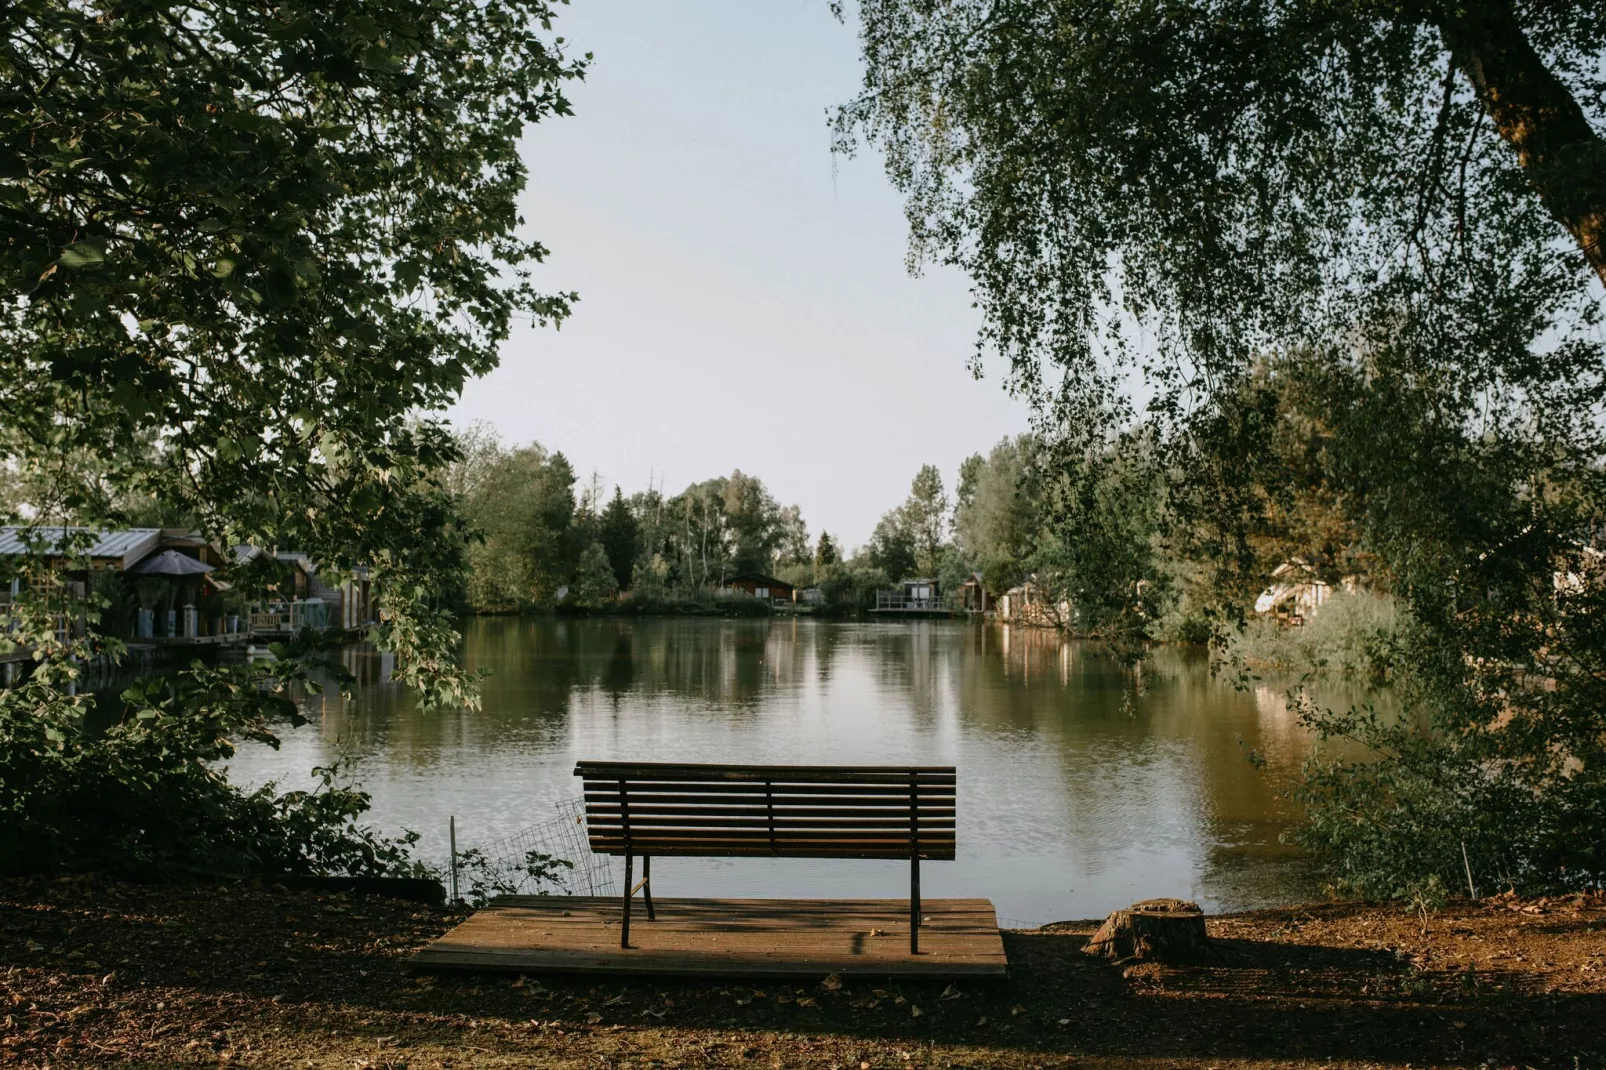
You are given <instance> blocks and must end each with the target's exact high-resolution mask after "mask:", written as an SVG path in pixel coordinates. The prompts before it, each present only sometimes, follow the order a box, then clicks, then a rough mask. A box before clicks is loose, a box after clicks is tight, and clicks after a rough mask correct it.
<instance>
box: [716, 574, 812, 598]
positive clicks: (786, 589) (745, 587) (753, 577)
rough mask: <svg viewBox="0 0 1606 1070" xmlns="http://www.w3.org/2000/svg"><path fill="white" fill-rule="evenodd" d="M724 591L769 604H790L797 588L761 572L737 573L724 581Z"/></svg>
mask: <svg viewBox="0 0 1606 1070" xmlns="http://www.w3.org/2000/svg"><path fill="white" fill-rule="evenodd" d="M724 590H726V591H730V592H732V593H734V592H737V591H740V592H741V593H743V594H746V595H751V596H752V597H754V598H762V599H764V600H765V601H770V602H792V601H795V600H796V598H795V594H794V592H795V591H796V590H797V588H795V587H793V586H792V585H791V584H790V583H787V582H786V581H785V580H778V579H776V578H775V577H774V576H766V575H764V574H763V573H762V572H739V573H737V574H736V575H734V576H730V577H728V578H727V579H726V580H725V586H724Z"/></svg>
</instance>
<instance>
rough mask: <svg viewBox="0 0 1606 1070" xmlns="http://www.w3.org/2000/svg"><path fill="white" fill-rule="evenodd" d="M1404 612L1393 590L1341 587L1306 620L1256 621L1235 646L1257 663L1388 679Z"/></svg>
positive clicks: (1236, 652) (1234, 650)
mask: <svg viewBox="0 0 1606 1070" xmlns="http://www.w3.org/2000/svg"><path fill="white" fill-rule="evenodd" d="M1402 618H1403V612H1402V610H1401V609H1400V606H1399V603H1397V602H1396V601H1395V600H1394V599H1393V598H1391V597H1389V596H1388V595H1385V594H1376V593H1373V592H1369V591H1358V592H1355V593H1349V592H1344V591H1340V592H1339V593H1337V594H1334V595H1333V596H1332V597H1331V598H1329V599H1328V600H1327V602H1326V603H1325V604H1324V605H1323V606H1322V607H1321V608H1320V609H1319V610H1318V611H1317V612H1315V613H1313V614H1311V616H1310V619H1309V620H1307V621H1306V622H1305V624H1304V625H1303V626H1300V627H1290V626H1288V625H1286V624H1283V623H1281V622H1280V621H1277V620H1274V619H1271V618H1268V617H1261V618H1258V619H1256V620H1252V621H1250V622H1249V623H1248V624H1247V625H1246V626H1245V628H1244V630H1243V632H1242V633H1240V634H1239V635H1238V636H1236V637H1234V638H1233V640H1232V641H1231V644H1230V647H1229V650H1230V652H1231V653H1232V654H1234V655H1236V656H1238V657H1240V658H1242V660H1243V661H1244V662H1245V663H1246V664H1249V665H1253V666H1257V667H1264V668H1274V669H1288V670H1292V671H1295V672H1331V673H1338V674H1342V675H1345V676H1357V677H1363V678H1365V679H1368V680H1372V681H1375V682H1382V681H1383V680H1385V679H1387V678H1388V674H1389V670H1390V668H1391V667H1392V665H1393V664H1394V662H1395V660H1396V652H1397V647H1398V641H1399V631H1400V627H1401V624H1402Z"/></svg>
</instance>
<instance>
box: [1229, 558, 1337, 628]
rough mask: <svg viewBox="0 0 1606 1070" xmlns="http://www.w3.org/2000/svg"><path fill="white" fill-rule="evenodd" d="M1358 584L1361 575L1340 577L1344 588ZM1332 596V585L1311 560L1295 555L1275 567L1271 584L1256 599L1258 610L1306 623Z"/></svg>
mask: <svg viewBox="0 0 1606 1070" xmlns="http://www.w3.org/2000/svg"><path fill="white" fill-rule="evenodd" d="M1359 584H1360V577H1358V576H1345V577H1344V578H1343V579H1342V580H1341V581H1339V585H1340V587H1341V588H1342V589H1343V590H1345V591H1354V590H1355V589H1356V588H1357V587H1358V586H1359ZM1332 596H1333V585H1332V584H1330V583H1328V582H1327V581H1326V580H1323V579H1320V578H1318V577H1317V576H1316V574H1315V570H1314V569H1313V568H1311V565H1310V563H1309V562H1308V561H1305V560H1302V559H1301V558H1297V557H1296V558H1294V559H1293V560H1290V561H1284V562H1283V563H1282V564H1280V565H1278V566H1277V567H1276V568H1274V569H1272V573H1271V586H1269V587H1267V588H1266V589H1265V590H1264V591H1262V592H1260V597H1259V598H1257V599H1255V612H1256V613H1261V614H1264V615H1267V616H1271V617H1275V618H1277V619H1278V620H1281V621H1283V622H1284V623H1286V624H1303V623H1305V621H1306V619H1307V618H1309V617H1311V616H1312V615H1314V614H1315V612H1316V611H1317V610H1318V609H1320V608H1321V607H1322V606H1323V605H1325V604H1326V603H1327V600H1328V599H1329V598H1331V597H1332Z"/></svg>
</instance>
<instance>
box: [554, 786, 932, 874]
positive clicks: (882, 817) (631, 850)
mask: <svg viewBox="0 0 1606 1070" xmlns="http://www.w3.org/2000/svg"><path fill="white" fill-rule="evenodd" d="M575 775H577V776H581V777H583V778H584V780H585V797H586V824H587V833H588V835H589V836H590V839H591V849H592V850H593V851H596V852H598V853H599V854H614V855H623V854H641V855H648V856H653V855H682V856H694V855H701V856H712V857H719V856H730V857H735V856H773V857H795V858H904V859H907V858H909V857H910V855H911V853H912V852H913V853H917V854H918V855H919V857H921V858H933V859H951V858H953V857H954V847H955V834H956V803H957V777H956V773H955V770H954V768H953V767H952V766H790V765H686V764H677V763H668V762H580V763H579V764H577V765H576V766H575Z"/></svg>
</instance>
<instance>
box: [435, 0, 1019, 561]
mask: <svg viewBox="0 0 1606 1070" xmlns="http://www.w3.org/2000/svg"><path fill="white" fill-rule="evenodd" d="M560 10H561V16H560V18H559V20H558V22H557V23H556V24H555V32H557V33H561V34H562V35H563V36H564V37H566V38H568V39H569V41H570V42H572V44H573V45H574V46H575V49H576V51H577V52H586V51H590V52H592V53H594V54H595V63H594V65H593V66H592V68H591V71H590V74H589V76H588V78H587V80H586V81H585V82H584V83H580V84H577V85H574V86H573V87H572V88H571V89H570V91H569V92H570V95H571V97H572V99H573V102H574V107H575V115H574V116H573V117H571V118H565V119H559V120H556V121H553V122H549V123H544V124H542V125H540V126H538V127H535V128H534V129H533V130H532V131H531V132H530V134H529V135H528V137H527V139H526V147H525V159H526V161H527V162H528V164H529V167H530V173H531V177H530V188H529V191H528V194H527V197H526V202H525V211H524V215H525V218H526V220H527V221H528V224H529V232H530V234H531V235H533V236H534V237H536V238H538V239H539V240H541V241H542V242H543V244H545V245H546V246H547V247H548V248H549V249H551V251H552V256H551V258H550V260H549V261H548V264H547V266H545V267H544V268H543V269H542V270H541V273H540V276H539V278H540V279H541V283H542V285H543V286H545V287H546V288H548V289H551V290H577V291H579V293H580V298H581V300H580V303H579V305H577V306H576V308H575V314H574V316H573V317H572V318H571V319H570V320H569V322H568V323H566V324H565V325H564V326H563V328H562V330H561V331H553V330H551V329H550V328H547V329H544V330H543V329H538V328H532V327H529V326H523V327H520V328H517V329H515V332H514V335H513V337H512V338H511V339H510V340H509V341H508V343H507V344H506V345H505V346H504V347H503V352H502V366H501V368H499V369H498V370H497V371H495V372H493V373H492V374H491V375H490V376H488V377H486V378H485V379H483V380H480V381H478V382H475V383H472V384H470V386H469V387H468V389H467V390H466V391H465V393H464V396H463V399H462V401H461V402H460V403H459V404H458V406H457V407H456V408H455V409H454V410H453V411H452V414H451V416H452V419H453V421H454V422H455V423H458V424H459V425H461V424H466V423H468V422H470V421H474V420H484V421H487V422H488V423H490V424H492V425H494V426H495V427H496V429H497V430H498V431H499V432H500V433H501V435H502V436H503V438H504V439H507V440H509V441H512V442H516V443H526V442H529V441H531V440H535V441H539V442H540V443H541V444H542V445H544V446H546V447H547V448H549V449H561V450H563V451H564V452H565V453H566V454H567V455H568V456H569V458H570V459H571V460H572V461H573V462H574V464H575V467H576V469H577V470H578V471H579V473H580V475H581V480H582V482H583V481H584V480H585V479H586V478H587V477H588V475H589V473H590V472H591V471H592V470H593V469H595V470H596V471H597V472H599V473H600V474H601V477H602V479H603V481H604V482H605V483H606V484H607V485H608V486H609V487H610V488H611V486H612V485H613V484H615V483H617V484H619V485H620V486H622V487H623V488H624V490H625V492H626V493H630V492H632V491H636V490H641V489H644V488H645V487H646V486H647V484H648V481H649V479H650V480H652V481H653V482H654V483H660V484H662V485H663V487H664V489H665V490H666V491H667V492H668V493H671V494H673V493H677V492H679V491H680V490H681V489H683V488H684V487H685V486H686V485H687V484H688V483H691V482H693V481H696V480H702V479H707V478H710V477H712V476H717V475H724V474H728V473H729V472H730V471H731V470H732V469H734V468H740V469H741V470H742V471H744V472H747V473H749V474H751V475H756V476H758V477H759V478H761V479H763V480H764V482H765V484H766V485H767V486H768V487H769V489H770V491H771V493H772V494H774V495H775V497H776V498H777V499H779V500H780V501H781V502H782V503H785V504H791V503H796V504H797V505H799V506H801V507H802V510H803V516H804V519H805V520H806V521H807V522H808V525H809V534H810V537H811V538H817V537H818V535H819V533H820V531H821V529H822V528H824V529H825V530H828V531H830V532H831V533H832V535H833V536H834V537H837V538H839V539H842V540H844V541H845V543H846V544H847V545H850V546H852V545H857V544H860V543H862V542H863V541H864V540H865V539H866V538H868V536H869V534H870V530H871V528H872V527H873V526H874V525H875V522H876V519H877V518H878V517H879V516H880V515H881V513H882V512H884V511H885V510H887V509H889V508H891V507H892V506H893V505H896V504H897V503H898V502H900V501H902V499H903V498H904V496H905V495H906V494H907V493H908V489H909V481H910V480H911V479H912V478H913V476H914V474H915V472H916V470H917V469H918V468H919V467H920V465H922V464H926V463H934V464H936V465H938V466H939V467H940V468H941V470H942V473H943V479H944V482H945V483H946V484H947V486H948V489H949V491H950V493H951V492H952V489H953V483H954V479H955V473H956V471H957V468H958V465H959V462H960V460H961V459H962V458H964V457H965V456H967V455H969V454H971V453H975V452H978V451H982V452H985V451H986V449H987V448H988V447H990V446H991V445H992V444H993V443H994V442H996V441H997V440H998V439H999V438H1001V437H1003V436H1005V435H1008V434H1015V433H1017V432H1020V431H1023V430H1025V429H1026V425H1027V416H1028V413H1027V409H1026V406H1025V405H1024V404H1023V403H1021V402H1017V401H1014V400H1012V399H1011V398H1010V397H1009V396H1008V395H1007V394H1006V392H1005V391H1004V388H1003V386H1002V383H1001V381H1000V379H999V377H998V375H997V373H996V370H995V372H994V373H993V374H992V375H990V376H989V377H988V378H985V379H983V380H981V381H976V380H974V379H972V378H971V376H970V373H969V371H968V370H967V368H966V361H967V359H968V357H969V355H970V353H971V350H972V345H973V340H974V338H975V330H976V322H977V321H976V314H975V312H974V310H973V309H972V308H971V307H970V305H971V300H970V296H969V293H968V289H967V286H966V282H965V280H964V278H963V277H962V276H960V275H958V274H957V273H955V272H952V271H947V270H942V269H934V268H928V269H927V271H926V273H925V275H924V276H923V277H921V278H918V279H916V278H911V277H910V276H909V275H908V273H907V271H906V270H905V254H906V249H907V226H906V224H905V222H904V217H903V211H902V202H901V200H900V198H899V197H898V196H897V195H896V194H895V193H894V192H893V190H892V188H891V186H890V185H889V184H888V182H887V180H886V178H885V176H884V174H883V171H882V168H881V160H880V158H879V155H878V154H874V153H861V155H860V157H859V158H857V159H855V160H841V159H837V158H833V156H832V155H831V152H830V137H829V134H828V131H827V126H826V112H827V110H828V109H829V108H831V107H833V106H834V105H836V104H838V103H840V102H842V101H844V100H846V99H848V98H849V97H850V96H851V95H852V94H853V92H854V90H855V88H856V87H857V85H858V79H859V62H858V53H857V38H856V32H855V28H854V25H853V23H852V21H851V20H850V22H849V23H848V24H846V25H842V24H839V23H837V22H836V21H835V20H834V19H832V18H831V15H830V13H829V11H828V10H827V4H826V0H762V2H755V0H680V2H674V3H669V2H650V0H576V2H575V3H574V4H573V5H572V6H571V7H568V8H563V9H560ZM610 493H611V490H610Z"/></svg>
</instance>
